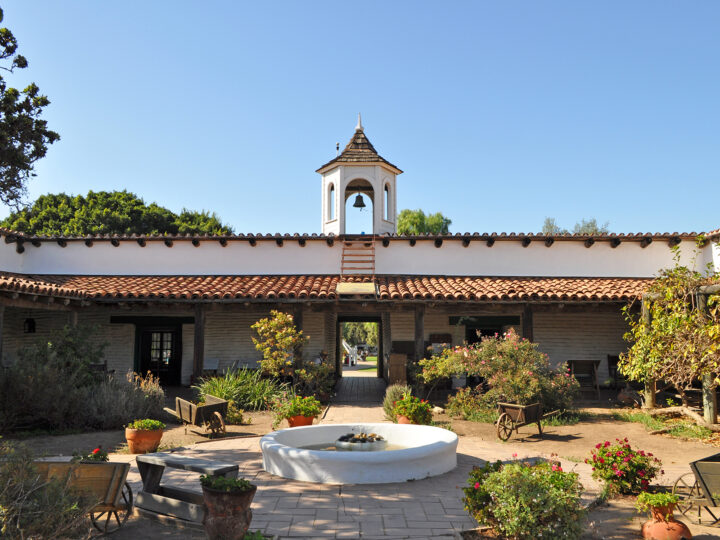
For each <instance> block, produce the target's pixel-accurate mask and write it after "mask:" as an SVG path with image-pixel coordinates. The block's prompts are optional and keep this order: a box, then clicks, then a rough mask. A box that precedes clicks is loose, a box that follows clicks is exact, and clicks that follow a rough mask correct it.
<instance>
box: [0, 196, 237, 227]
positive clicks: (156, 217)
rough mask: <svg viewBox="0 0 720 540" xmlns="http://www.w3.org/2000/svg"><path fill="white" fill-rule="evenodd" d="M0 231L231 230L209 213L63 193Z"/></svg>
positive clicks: (17, 214) (40, 200) (136, 200)
mask: <svg viewBox="0 0 720 540" xmlns="http://www.w3.org/2000/svg"><path fill="white" fill-rule="evenodd" d="M0 226H2V227H6V228H8V229H12V230H14V231H20V232H24V233H28V234H34V235H88V234H133V233H135V234H229V233H231V232H232V229H231V228H230V227H229V226H228V225H225V224H223V223H222V222H221V221H220V219H219V218H218V217H217V216H216V215H215V214H214V213H209V212H204V211H203V212H194V211H191V210H187V209H183V211H182V212H180V214H175V213H173V212H171V211H170V210H168V209H167V208H163V207H162V206H158V205H157V204H155V203H151V204H145V202H144V201H143V200H142V199H141V198H139V197H138V196H137V195H135V194H134V193H129V192H127V191H98V192H94V191H90V192H89V193H88V194H87V196H85V197H83V196H82V195H76V196H71V195H66V194H65V193H59V194H56V195H53V194H48V195H42V196H41V197H39V198H38V199H37V200H36V201H35V202H34V203H33V204H32V205H31V206H29V207H27V208H24V209H22V210H19V211H17V212H13V213H12V214H10V216H8V217H7V218H6V219H4V220H3V221H2V222H0Z"/></svg>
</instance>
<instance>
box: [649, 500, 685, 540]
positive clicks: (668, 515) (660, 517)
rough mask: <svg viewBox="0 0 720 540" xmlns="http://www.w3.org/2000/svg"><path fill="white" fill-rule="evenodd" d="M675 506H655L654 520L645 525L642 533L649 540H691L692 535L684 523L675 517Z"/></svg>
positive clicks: (653, 510)
mask: <svg viewBox="0 0 720 540" xmlns="http://www.w3.org/2000/svg"><path fill="white" fill-rule="evenodd" d="M674 509H675V505H674V504H670V505H668V506H657V507H655V506H653V507H652V508H651V509H650V511H651V513H652V517H653V518H652V519H651V520H650V521H646V522H645V523H643V525H642V528H641V529H640V531H641V532H642V536H643V538H646V539H647V540H690V538H692V533H691V532H690V529H688V527H687V525H685V524H684V523H683V522H682V521H678V520H676V519H675V516H673V510H674Z"/></svg>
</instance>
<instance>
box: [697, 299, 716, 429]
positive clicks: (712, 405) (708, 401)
mask: <svg viewBox="0 0 720 540" xmlns="http://www.w3.org/2000/svg"><path fill="white" fill-rule="evenodd" d="M697 309H698V311H701V312H702V311H705V310H706V309H707V296H706V294H705V293H704V292H698V295H697ZM702 396H703V417H704V418H705V421H706V422H707V423H708V424H714V423H715V422H717V393H716V392H715V388H714V387H713V376H712V375H710V374H705V375H703V377H702Z"/></svg>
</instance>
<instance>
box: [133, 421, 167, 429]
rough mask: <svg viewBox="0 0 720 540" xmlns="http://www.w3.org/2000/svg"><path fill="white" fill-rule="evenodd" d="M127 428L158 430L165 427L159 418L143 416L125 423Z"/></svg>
mask: <svg viewBox="0 0 720 540" xmlns="http://www.w3.org/2000/svg"><path fill="white" fill-rule="evenodd" d="M127 428H128V429H141V430H145V431H158V430H161V429H165V424H163V423H162V422H161V421H160V420H153V419H151V418H143V419H142V420H133V421H132V422H130V423H129V424H128V425H127Z"/></svg>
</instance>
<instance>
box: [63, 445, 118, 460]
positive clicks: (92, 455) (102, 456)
mask: <svg viewBox="0 0 720 540" xmlns="http://www.w3.org/2000/svg"><path fill="white" fill-rule="evenodd" d="M109 459H110V458H109V457H108V453H107V452H106V451H105V450H103V449H102V446H98V447H97V448H96V449H95V450H93V451H92V452H89V453H86V454H81V453H80V452H73V457H72V459H71V460H70V461H71V462H72V463H105V462H106V461H108V460H109Z"/></svg>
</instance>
